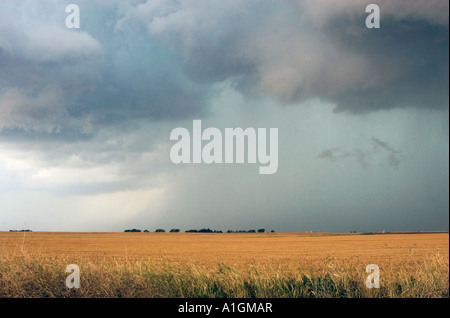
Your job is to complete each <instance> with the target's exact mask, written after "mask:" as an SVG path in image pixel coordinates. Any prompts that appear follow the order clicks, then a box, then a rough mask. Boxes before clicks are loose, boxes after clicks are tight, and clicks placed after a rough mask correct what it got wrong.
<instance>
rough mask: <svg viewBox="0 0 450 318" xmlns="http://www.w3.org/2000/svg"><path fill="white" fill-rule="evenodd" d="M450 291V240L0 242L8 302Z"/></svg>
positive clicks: (4, 236) (268, 236) (34, 237)
mask: <svg viewBox="0 0 450 318" xmlns="http://www.w3.org/2000/svg"><path fill="white" fill-rule="evenodd" d="M68 264H77V265H78V266H79V268H80V277H81V288H79V289H68V288H67V287H66V286H65V279H66V277H67V275H68V274H67V273H65V268H66V266H67V265H68ZM369 264H377V265H378V267H379V268H380V288H378V289H377V288H373V289H369V288H367V287H366V285H365V279H366V277H367V276H368V275H369V274H368V273H366V272H365V268H366V266H367V265H369ZM448 282H449V235H448V233H426V234H374V235H361V234H359V233H352V234H350V233H223V234H218V233H214V234H210V233H206V234H203V233H75V232H74V233H71V232H66V233H63V232H61V233H59V232H23V233H20V232H18V233H16V232H15V233H10V232H0V297H245V298H247V297H448V295H449V294H448V288H449V286H448Z"/></svg>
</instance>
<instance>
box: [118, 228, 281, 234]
mask: <svg viewBox="0 0 450 318" xmlns="http://www.w3.org/2000/svg"><path fill="white" fill-rule="evenodd" d="M265 231H266V230H265V229H258V230H238V231H232V230H228V231H227V232H226V233H264V232H265ZM124 232H142V231H141V230H139V229H131V230H125V231H124ZM144 232H147V233H148V232H150V231H149V230H144ZM165 232H166V230H164V229H156V230H155V233H165ZM169 232H170V233H178V232H180V230H179V229H171V230H170V231H169ZM184 232H185V233H223V231H218V230H211V229H210V228H207V229H200V230H195V229H191V230H186V231H184ZM270 232H271V233H274V232H275V231H274V230H271V231H270Z"/></svg>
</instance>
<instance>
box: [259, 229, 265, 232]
mask: <svg viewBox="0 0 450 318" xmlns="http://www.w3.org/2000/svg"><path fill="white" fill-rule="evenodd" d="M265 231H266V230H265V229H259V230H258V233H264V232H265Z"/></svg>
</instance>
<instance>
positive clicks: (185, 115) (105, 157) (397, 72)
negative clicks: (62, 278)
mask: <svg viewBox="0 0 450 318" xmlns="http://www.w3.org/2000/svg"><path fill="white" fill-rule="evenodd" d="M75 3H76V4H77V5H78V6H79V8H80V15H81V28H80V29H68V28H67V27H66V26H65V20H66V17H67V15H68V13H66V12H65V9H66V6H67V5H68V4H69V3H67V2H64V1H56V0H41V1H33V0H2V1H0V230H7V229H8V228H10V227H11V228H14V227H16V228H18V227H20V226H22V224H23V223H25V222H26V223H27V224H28V227H29V228H32V229H36V230H48V229H51V230H93V231H97V230H105V231H116V230H119V231H120V230H123V229H124V228H137V227H138V226H141V225H142V226H144V225H145V226H146V227H148V228H149V229H151V228H152V227H160V228H163V227H167V228H169V227H170V228H180V229H188V228H200V227H205V228H206V227H210V228H217V229H222V230H227V229H243V228H266V229H267V230H269V229H272V228H273V229H274V230H277V231H299V230H303V231H306V230H323V231H350V230H363V231H374V230H383V229H386V230H417V229H418V227H420V228H421V229H423V230H426V229H430V230H435V229H448V226H445V224H448V209H449V198H448V179H449V167H448V154H449V151H448V144H449V138H448V111H449V107H448V104H449V94H448V85H449V72H448V69H449V62H448V56H449V42H448V41H449V37H448V34H449V33H448V32H449V18H448V9H449V3H448V1H445V0H433V1H421V0H396V1H387V0H380V1H378V2H377V4H378V5H379V7H380V12H381V28H380V29H368V28H366V26H365V19H366V17H367V14H368V13H366V11H365V9H366V5H367V4H369V3H371V1H357V0H339V1H328V0H316V1H307V0H289V1H275V0H251V1H241V0H227V1H219V0H212V1H198V0H151V1H146V0H128V1H122V0H108V1H106V0H105V1H101V0H98V1H88V0H79V1H76V2H75ZM195 119H201V120H202V124H204V126H205V127H216V128H218V129H221V130H222V129H224V128H236V127H242V128H247V127H253V128H272V127H274V128H278V129H279V169H278V171H277V173H276V174H274V175H271V176H264V177H263V176H260V175H259V174H258V172H257V168H256V167H255V166H254V165H251V164H243V165H206V164H205V165H175V164H173V163H172V162H171V161H170V158H169V152H170V148H171V146H172V143H171V141H170V139H169V136H170V132H171V131H172V130H173V129H174V128H176V127H186V128H188V129H189V127H192V121H193V120H195Z"/></svg>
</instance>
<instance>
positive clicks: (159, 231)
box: [155, 229, 166, 233]
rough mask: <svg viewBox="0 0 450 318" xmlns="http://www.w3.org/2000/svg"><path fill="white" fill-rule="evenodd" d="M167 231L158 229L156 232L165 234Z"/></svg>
mask: <svg viewBox="0 0 450 318" xmlns="http://www.w3.org/2000/svg"><path fill="white" fill-rule="evenodd" d="M165 231H166V230H163V229H157V230H156V231H155V232H156V233H164V232H165Z"/></svg>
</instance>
